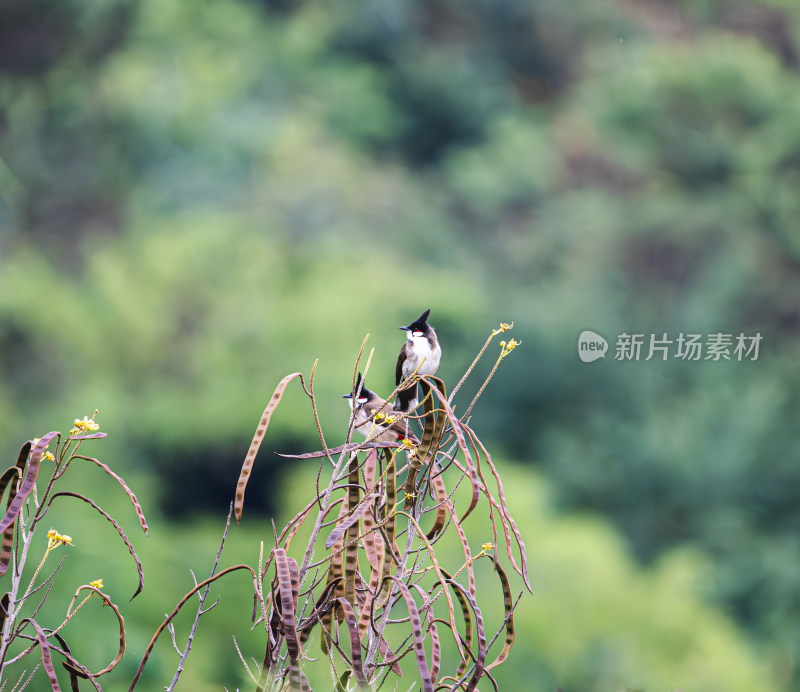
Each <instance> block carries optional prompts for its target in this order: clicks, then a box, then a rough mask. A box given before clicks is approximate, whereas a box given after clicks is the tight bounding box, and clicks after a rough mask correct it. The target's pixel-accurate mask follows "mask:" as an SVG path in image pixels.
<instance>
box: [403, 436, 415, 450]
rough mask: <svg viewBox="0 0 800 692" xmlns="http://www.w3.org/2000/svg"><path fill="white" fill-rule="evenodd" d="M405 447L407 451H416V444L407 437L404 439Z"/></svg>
mask: <svg viewBox="0 0 800 692" xmlns="http://www.w3.org/2000/svg"><path fill="white" fill-rule="evenodd" d="M403 447H405V448H406V449H414V443H413V442H412V441H411V440H409V439H408V438H407V437H404V438H403Z"/></svg>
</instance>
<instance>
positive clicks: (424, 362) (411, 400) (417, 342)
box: [395, 308, 442, 412]
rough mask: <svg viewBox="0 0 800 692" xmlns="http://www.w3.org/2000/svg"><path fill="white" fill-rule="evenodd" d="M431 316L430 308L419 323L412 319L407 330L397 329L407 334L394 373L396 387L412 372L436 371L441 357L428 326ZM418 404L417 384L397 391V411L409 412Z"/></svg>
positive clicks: (436, 342) (431, 330)
mask: <svg viewBox="0 0 800 692" xmlns="http://www.w3.org/2000/svg"><path fill="white" fill-rule="evenodd" d="M430 314H431V311H430V308H429V309H427V310H426V311H425V312H423V313H422V315H421V316H420V318H419V319H418V320H415V321H414V322H412V323H411V324H409V325H408V326H407V327H400V329H404V330H405V331H406V332H407V340H406V342H405V343H404V344H403V348H401V349H400V355H399V357H398V358H397V368H396V370H395V376H396V382H395V384H397V385H399V384H400V383H401V382H402V381H403V380H407V379H408V378H409V377H411V375H412V374H413V373H415V372H416V373H417V374H418V375H435V374H436V371H437V370H438V369H439V360H441V357H442V349H441V347H440V346H439V340H438V339H437V338H436V332H435V331H433V327H431V326H430V325H429V324H428V315H430ZM416 405H417V385H416V384H414V385H412V386H410V387H407V388H406V389H401V390H400V391H399V392H397V404H396V406H397V410H398V411H404V412H405V411H409V410H410V409H412V408H414V407H415V406H416Z"/></svg>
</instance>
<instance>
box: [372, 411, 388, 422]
mask: <svg viewBox="0 0 800 692" xmlns="http://www.w3.org/2000/svg"><path fill="white" fill-rule="evenodd" d="M374 418H375V420H376V421H379V420H382V419H383V418H386V414H385V413H384V412H383V411H375V416H374Z"/></svg>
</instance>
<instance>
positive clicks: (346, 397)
mask: <svg viewBox="0 0 800 692" xmlns="http://www.w3.org/2000/svg"><path fill="white" fill-rule="evenodd" d="M352 398H353V395H352V394H342V399H352Z"/></svg>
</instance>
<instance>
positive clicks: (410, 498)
mask: <svg viewBox="0 0 800 692" xmlns="http://www.w3.org/2000/svg"><path fill="white" fill-rule="evenodd" d="M405 496H406V500H413V499H414V498H415V497H416V496H417V494H416V493H405Z"/></svg>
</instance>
